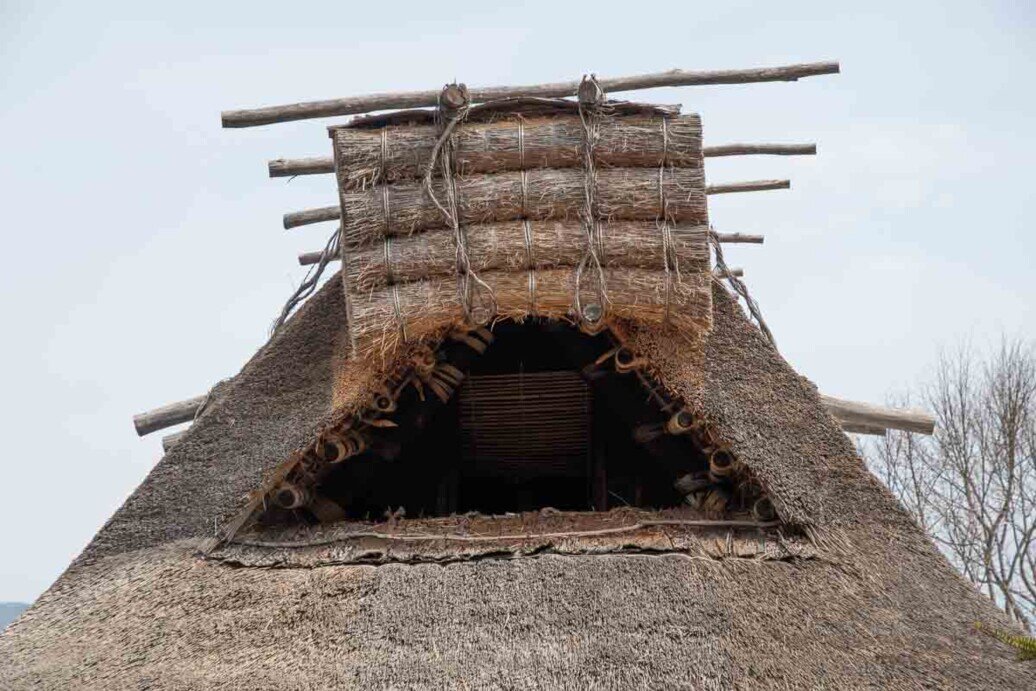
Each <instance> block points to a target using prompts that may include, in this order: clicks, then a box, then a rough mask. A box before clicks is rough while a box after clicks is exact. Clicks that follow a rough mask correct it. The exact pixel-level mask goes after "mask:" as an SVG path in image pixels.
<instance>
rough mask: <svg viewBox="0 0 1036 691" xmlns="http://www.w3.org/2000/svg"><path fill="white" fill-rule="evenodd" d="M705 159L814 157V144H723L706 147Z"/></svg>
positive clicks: (815, 152)
mask: <svg viewBox="0 0 1036 691" xmlns="http://www.w3.org/2000/svg"><path fill="white" fill-rule="evenodd" d="M702 153H703V154H704V155H705V158H713V157H716V156H816V154H817V145H816V144H724V145H722V146H706V147H705V148H704V149H702Z"/></svg>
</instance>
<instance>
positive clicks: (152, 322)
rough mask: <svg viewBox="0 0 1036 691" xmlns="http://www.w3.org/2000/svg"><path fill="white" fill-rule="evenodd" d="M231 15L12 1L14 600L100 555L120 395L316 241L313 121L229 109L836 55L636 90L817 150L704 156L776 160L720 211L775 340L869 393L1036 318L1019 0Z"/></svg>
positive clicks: (243, 324)
mask: <svg viewBox="0 0 1036 691" xmlns="http://www.w3.org/2000/svg"><path fill="white" fill-rule="evenodd" d="M144 4H153V5H154V6H155V7H160V8H161V9H151V10H149V9H144V8H142V7H141V5H144ZM233 4H234V3H218V2H212V1H211V0H210V1H208V2H186V1H181V2H176V3H138V2H134V3H125V4H121V3H107V2H90V3H85V2H70V3H46V2H25V3H21V2H13V3H12V1H11V0H0V152H2V157H0V200H2V205H0V210H2V214H3V216H2V219H3V221H2V226H0V227H2V231H0V232H2V233H3V238H2V239H3V244H2V245H0V262H2V271H0V281H2V285H3V288H2V300H3V304H2V312H3V315H4V317H3V318H4V323H5V324H6V327H7V328H5V329H4V336H3V338H2V339H0V353H2V357H0V368H2V369H0V376H2V380H0V381H2V383H3V389H2V394H0V406H2V410H0V425H2V431H3V437H4V452H3V456H2V457H0V458H2V460H0V468H2V470H3V487H4V492H3V501H2V502H0V554H2V555H3V558H2V559H0V600H31V599H33V598H35V597H37V596H38V595H39V594H40V593H41V592H42V591H43V590H44V589H45V588H46V587H47V586H48V585H50V583H51V582H52V581H53V580H54V578H56V577H57V576H58V574H59V573H60V572H61V570H62V569H63V568H64V567H65V566H66V565H67V564H68V562H69V561H70V560H71V559H72V558H73V557H74V556H75V555H76V553H77V552H78V551H79V550H81V549H82V548H83V547H84V546H85V545H86V543H87V542H88V541H89V539H90V538H91V536H92V535H93V534H94V533H95V532H96V530H97V529H98V528H99V527H100V526H101V525H102V523H103V522H104V521H105V519H107V518H108V516H109V515H111V513H112V512H113V511H115V509H116V508H118V506H119V505H120V504H121V503H122V502H123V501H124V499H125V498H126V497H127V495H128V494H129V493H130V492H131V491H132V490H133V488H134V487H136V486H137V484H139V483H140V482H141V480H143V478H144V477H145V475H146V474H147V473H148V471H149V470H150V469H151V468H152V467H153V466H154V464H155V462H156V461H157V460H158V459H159V457H160V456H161V446H160V441H159V438H160V436H161V434H155V435H153V436H151V437H147V438H145V439H138V438H137V436H136V435H135V433H134V431H133V427H132V424H131V421H130V418H131V416H132V414H133V413H136V412H139V411H142V410H145V409H149V408H152V407H155V406H158V405H161V404H164V403H167V402H170V401H174V400H179V399H183V398H187V397H190V396H195V395H198V394H201V393H204V392H205V391H206V390H207V389H208V387H209V386H210V385H211V384H212V383H213V382H215V381H217V380H219V379H221V378H223V377H227V376H230V375H232V374H234V373H235V372H236V371H237V370H238V369H239V368H240V367H241V365H243V364H244V362H245V361H246V359H247V358H248V357H249V356H250V355H251V354H252V353H253V352H254V350H255V349H256V348H257V347H258V346H259V345H261V344H262V343H263V341H264V340H265V338H266V335H267V329H268V327H269V325H270V322H271V320H272V319H273V317H274V316H275V315H276V314H277V312H278V311H279V310H280V307H281V305H282V304H283V302H284V299H285V298H286V297H287V296H288V294H289V293H290V292H291V290H292V288H293V286H295V285H296V283H297V282H298V281H299V280H300V278H301V277H302V275H303V271H302V270H301V269H300V268H299V267H298V266H297V264H296V261H295V256H296V255H297V254H298V253H299V252H300V251H307V250H315V249H319V248H320V247H321V246H322V245H323V243H324V241H325V239H326V236H327V235H328V234H329V232H330V228H329V227H328V226H326V225H324V226H308V227H304V228H301V229H296V230H293V231H284V230H283V229H282V228H281V224H280V216H281V214H282V213H283V212H285V211H289V210H293V209H301V208H306V207H311V206H324V205H328V204H333V203H334V202H335V196H334V188H333V182H332V180H331V179H330V178H329V177H327V176H323V177H312V178H308V179H307V178H299V179H296V180H294V181H292V182H290V183H287V182H285V181H284V180H270V179H268V178H267V177H266V171H265V161H266V160H267V159H269V158H275V157H278V156H301V155H326V154H329V153H330V145H329V140H328V139H327V136H326V134H325V131H324V125H325V124H327V121H322V122H319V121H310V122H303V123H294V124H288V125H278V126H272V127H265V128H259V129H252V130H222V129H220V124H219V112H220V110H221V109H226V108H234V107H245V106H260V105H270V104H274V103H283V102H291V101H296V100H306V99H319V98H330V97H335V96H346V95H355V94H363V93H367V92H371V91H383V90H395V89H427V88H437V87H438V86H440V85H442V84H443V83H444V82H446V81H449V80H452V79H454V78H456V79H457V80H460V81H465V82H467V83H468V84H470V85H494V84H524V83H535V82H543V81H555V80H561V79H573V78H578V77H579V76H580V75H581V74H582V73H584V72H589V71H594V72H596V73H597V74H598V75H600V76H620V75H626V74H635V73H640V72H650V71H659V70H663V69H669V68H673V67H681V68H688V69H710V68H738V67H754V66H764V65H779V64H785V63H794V62H812V61H819V60H829V59H836V60H840V61H841V63H842V74H841V75H840V76H827V77H815V78H810V79H807V80H805V81H802V82H799V83H781V84H767V85H757V86H717V87H689V88H680V89H667V90H658V91H653V92H643V93H641V94H639V95H638V96H637V98H639V99H642V100H653V101H656V102H662V103H682V104H683V105H684V107H685V109H686V110H689V111H697V112H700V113H701V114H702V117H703V124H704V129H705V143H706V145H715V144H723V143H729V142H735V141H757V142H773V141H777V142H800V141H816V142H817V143H818V146H819V152H820V153H819V156H817V157H815V158H809V157H798V158H755V159H746V158H741V159H725V160H717V159H712V160H710V161H709V163H708V167H707V175H708V179H709V181H710V182H723V181H734V180H747V179H755V178H780V177H788V178H791V180H792V189H791V190H790V191H780V192H766V193H754V194H744V195H725V196H723V197H715V198H713V199H711V200H710V207H711V209H710V210H711V217H712V221H713V224H714V225H715V227H716V228H717V230H720V231H726V232H745V233H762V234H765V235H766V244H765V245H764V246H762V247H758V246H745V247H734V248H731V249H729V251H728V260H729V262H730V263H731V264H732V265H734V264H736V265H740V266H744V267H745V270H746V272H747V280H748V283H749V286H750V288H751V290H752V291H753V293H754V295H755V296H756V297H757V298H758V300H759V303H760V304H761V306H762V309H763V311H764V314H765V315H766V318H767V321H768V322H769V324H770V326H771V328H772V329H773V331H774V333H775V335H776V337H777V340H778V344H779V346H780V349H781V351H782V353H783V354H784V356H785V357H786V358H787V359H788V360H789V361H790V362H791V363H792V364H793V365H795V366H796V367H797V368H798V369H799V371H800V372H802V373H803V374H805V375H806V376H808V377H810V378H811V379H813V380H814V381H816V382H817V383H818V385H819V386H820V388H821V390H823V391H824V392H826V393H829V394H832V395H838V396H845V397H850V398H854V399H861V400H870V401H877V402H880V401H882V400H883V399H884V398H885V396H886V394H887V393H888V392H889V391H892V390H896V389H901V388H903V387H906V386H909V385H910V384H912V383H914V382H916V381H918V380H919V379H920V378H921V377H923V376H924V373H925V371H926V368H928V367H929V366H930V363H931V362H932V360H933V358H934V356H935V354H936V352H937V350H938V348H939V346H940V345H943V344H949V343H952V342H953V341H954V340H956V339H959V338H961V337H965V336H968V335H971V336H973V337H977V338H978V339H980V340H981V339H984V338H986V336H987V335H988V334H997V333H999V332H1001V331H1006V332H1007V333H1009V334H1012V335H1018V336H1023V337H1029V338H1031V337H1033V336H1034V334H1036V312H1034V309H1033V297H1034V293H1036V272H1034V271H1033V266H1032V265H1033V263H1034V260H1036V241H1034V239H1033V237H1034V233H1033V223H1032V218H1033V216H1034V214H1036V195H1034V194H1033V192H1032V187H1033V181H1034V174H1033V170H1032V166H1033V161H1034V160H1036V138H1034V136H1033V134H1032V127H1033V116H1034V115H1036V107H1034V96H1033V92H1034V90H1033V88H1032V83H1033V75H1034V74H1036V31H1034V25H1036V9H1034V7H1033V5H1032V3H1031V2H1027V1H1021V2H985V3H975V2H956V3H951V2H946V1H945V0H943V1H942V2H903V1H902V0H898V1H897V2H868V3H866V9H861V10H855V11H854V10H849V9H846V8H845V6H844V3H831V2H813V3H800V2H782V3H773V2H768V3H758V6H757V7H753V6H752V3H743V2H729V1H728V2H723V3H709V4H708V6H706V4H705V3H692V2H686V0H684V1H681V2H664V1H662V0H656V1H655V2H651V3H636V2H621V3H617V2H614V3H613V2H595V3H592V4H588V5H586V6H583V7H579V6H578V5H577V3H562V2H558V1H557V0H555V1H553V2H544V3H539V2H532V1H526V2H520V3H508V2H501V1H500V0H480V1H479V2H470V3H449V2H440V3H429V2H398V1H397V2H393V3H347V2H334V3H308V2H302V1H301V0H295V1H294V2H276V3H260V2H249V3H241V4H240V5H238V6H237V7H236V8H232V7H231V6H232V5H233ZM451 4H452V7H451ZM217 460H218V459H217Z"/></svg>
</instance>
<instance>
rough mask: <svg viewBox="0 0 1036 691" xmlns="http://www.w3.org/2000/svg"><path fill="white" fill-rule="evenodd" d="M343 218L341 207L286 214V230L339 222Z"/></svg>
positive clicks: (326, 207)
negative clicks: (325, 222) (313, 224)
mask: <svg viewBox="0 0 1036 691" xmlns="http://www.w3.org/2000/svg"><path fill="white" fill-rule="evenodd" d="M341 217H342V209H341V207H339V206H322V207H320V208H319V209H305V210H303V211H292V212H290V213H286V214H284V229H285V230H290V229H291V228H298V227H299V226H306V225H309V224H311V223H321V222H322V221H337V220H338V219H340V218H341Z"/></svg>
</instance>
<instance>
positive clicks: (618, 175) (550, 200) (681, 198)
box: [341, 168, 707, 246]
mask: <svg viewBox="0 0 1036 691" xmlns="http://www.w3.org/2000/svg"><path fill="white" fill-rule="evenodd" d="M433 191H434V192H435V195H436V197H437V198H439V199H445V198H446V191H445V190H444V189H443V182H442V181H441V180H436V181H435V182H434V183H433ZM456 192H457V211H458V216H459V219H458V220H459V222H460V223H461V224H463V225H468V224H473V223H474V224H481V223H492V222H498V221H514V220H518V219H521V218H527V219H532V220H540V221H547V220H566V219H572V220H574V219H577V218H578V217H579V212H580V210H581V209H582V207H583V204H584V203H585V197H586V176H585V174H584V172H583V171H582V170H580V169H571V170H557V169H553V168H552V169H546V170H532V171H528V172H524V171H522V172H511V173H497V174H494V175H473V176H467V177H460V178H457V179H456ZM595 199H596V207H597V210H598V214H599V217H600V218H601V219H602V220H630V221H633V220H642V221H650V220H655V219H659V218H668V219H669V220H670V221H671V222H674V223H686V224H694V225H704V224H705V223H707V211H706V202H705V186H704V176H703V174H702V171H701V169H697V168H613V169H605V170H601V171H598V173H597V186H596V191H595ZM341 201H342V239H343V241H344V242H345V244H346V245H347V246H361V245H365V244H370V243H371V242H373V241H375V240H378V239H380V238H381V237H383V236H386V235H409V234H411V233H413V232H416V231H420V230H427V229H431V228H442V227H445V219H444V217H443V215H442V213H441V212H440V211H439V209H437V208H436V206H435V204H434V203H433V202H432V201H431V200H430V199H429V198H428V196H427V194H426V192H425V189H424V187H423V185H422V184H421V183H419V182H404V183H396V184H393V185H380V186H378V187H376V188H374V189H371V190H367V191H363V192H343V193H342V194H341ZM663 205H664V206H665V208H664V209H663Z"/></svg>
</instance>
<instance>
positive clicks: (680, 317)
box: [349, 269, 712, 356]
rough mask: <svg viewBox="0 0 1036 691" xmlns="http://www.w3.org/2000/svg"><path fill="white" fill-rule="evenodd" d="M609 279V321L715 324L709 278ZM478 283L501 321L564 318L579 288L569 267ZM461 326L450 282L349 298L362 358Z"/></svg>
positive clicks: (627, 272) (689, 329)
mask: <svg viewBox="0 0 1036 691" xmlns="http://www.w3.org/2000/svg"><path fill="white" fill-rule="evenodd" d="M604 275H605V287H606V294H607V297H608V302H607V307H606V309H607V314H608V316H610V317H619V318H624V319H635V320H637V321H639V322H642V323H651V324H663V323H667V324H671V325H672V326H673V327H675V329H676V330H677V331H678V332H679V333H682V334H684V335H692V334H703V333H705V332H707V331H708V329H709V327H710V326H711V321H712V293H711V286H710V281H711V277H710V276H709V275H708V274H704V273H686V274H683V275H682V279H680V280H678V279H677V277H676V276H675V275H674V274H668V275H667V274H665V273H663V272H660V271H652V270H645V269H606V270H605V273H604ZM481 278H482V279H483V280H484V281H485V282H486V283H487V284H488V285H489V287H490V288H491V289H492V291H493V299H494V300H495V302H496V306H497V310H496V317H497V318H501V319H516V320H521V319H524V318H525V317H527V316H537V317H546V318H551V319H562V318H566V317H568V315H569V314H570V313H571V312H572V311H573V302H574V299H575V288H576V286H575V274H574V272H573V271H571V270H570V269H555V270H549V271H528V272H525V271H523V272H518V273H514V272H507V271H488V272H486V273H484V274H482V275H481ZM463 320H464V309H463V307H462V305H461V303H460V299H459V294H458V289H457V281H456V280H454V279H450V278H433V279H429V280H426V281H418V282H415V283H403V284H396V285H392V286H388V287H385V288H380V289H377V290H374V291H372V292H371V293H369V294H368V295H365V296H358V295H355V294H352V295H350V296H349V327H350V331H351V334H352V339H353V348H354V352H356V353H358V354H359V355H361V356H370V355H375V354H382V355H384V354H386V353H391V352H394V351H395V350H396V349H397V348H398V347H399V346H400V345H402V344H403V343H404V342H406V341H412V340H416V339H419V338H421V337H423V336H428V335H431V334H434V333H437V332H441V330H442V329H443V328H444V327H446V326H448V325H451V324H459V323H462V322H463Z"/></svg>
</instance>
